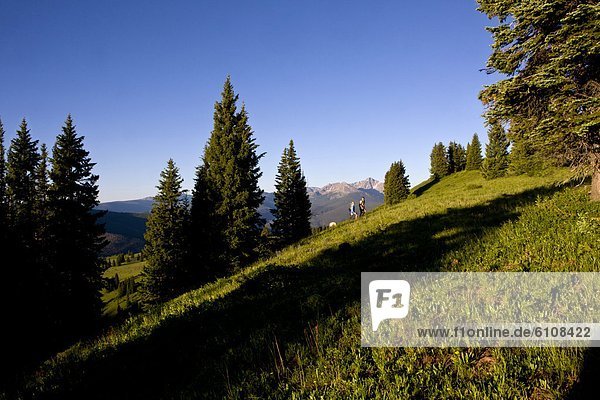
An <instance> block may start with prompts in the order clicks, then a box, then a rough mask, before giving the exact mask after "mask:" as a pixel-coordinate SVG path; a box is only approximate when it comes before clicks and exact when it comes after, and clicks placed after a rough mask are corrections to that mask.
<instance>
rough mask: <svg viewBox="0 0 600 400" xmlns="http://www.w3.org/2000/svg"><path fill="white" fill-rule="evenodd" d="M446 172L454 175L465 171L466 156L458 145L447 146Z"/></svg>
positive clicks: (452, 143) (450, 144)
mask: <svg viewBox="0 0 600 400" xmlns="http://www.w3.org/2000/svg"><path fill="white" fill-rule="evenodd" d="M447 158H448V172H449V173H451V174H452V173H454V172H459V171H462V170H464V169H465V166H466V162H467V160H466V154H465V148H464V147H462V145H460V144H459V143H456V142H450V143H449V144H448V155H447Z"/></svg>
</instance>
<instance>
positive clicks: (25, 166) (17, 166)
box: [6, 118, 40, 255]
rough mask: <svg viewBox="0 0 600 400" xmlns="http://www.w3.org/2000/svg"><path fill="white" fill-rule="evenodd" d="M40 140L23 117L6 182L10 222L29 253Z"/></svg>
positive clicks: (13, 143) (29, 253) (34, 226)
mask: <svg viewBox="0 0 600 400" xmlns="http://www.w3.org/2000/svg"><path fill="white" fill-rule="evenodd" d="M37 144H38V141H37V140H33V139H32V138H31V135H30V132H29V129H28V127H27V121H25V119H24V118H23V121H22V122H21V125H20V127H19V130H18V131H17V136H16V137H15V138H14V139H13V140H12V141H11V144H10V148H9V150H8V157H7V171H6V185H7V200H8V207H9V225H10V226H11V227H12V230H13V234H14V238H15V239H16V240H17V241H18V242H19V245H20V246H23V250H25V251H26V252H27V253H28V255H32V253H31V252H30V250H31V249H32V248H33V247H34V243H35V239H34V238H35V232H36V229H37V227H36V218H35V202H36V182H37V179H36V178H37V175H36V171H37V168H38V163H39V162H40V155H39V153H38V150H37Z"/></svg>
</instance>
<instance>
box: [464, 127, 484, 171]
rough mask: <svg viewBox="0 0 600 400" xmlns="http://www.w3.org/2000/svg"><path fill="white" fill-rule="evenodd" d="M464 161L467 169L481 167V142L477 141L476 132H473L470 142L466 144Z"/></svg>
mask: <svg viewBox="0 0 600 400" xmlns="http://www.w3.org/2000/svg"><path fill="white" fill-rule="evenodd" d="M466 163H467V164H466V169H467V171H473V170H479V169H481V164H482V163H483V158H482V156H481V142H480V141H479V136H477V134H476V133H474V134H473V139H471V143H469V144H468V145H467V161H466Z"/></svg>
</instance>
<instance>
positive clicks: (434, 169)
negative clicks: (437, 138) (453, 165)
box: [430, 142, 450, 179]
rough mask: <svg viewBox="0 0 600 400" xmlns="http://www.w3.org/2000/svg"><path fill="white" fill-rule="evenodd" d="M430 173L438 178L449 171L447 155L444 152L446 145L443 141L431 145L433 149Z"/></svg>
mask: <svg viewBox="0 0 600 400" xmlns="http://www.w3.org/2000/svg"><path fill="white" fill-rule="evenodd" d="M430 160H431V168H430V171H431V175H432V176H433V177H434V179H440V178H443V177H444V176H446V175H448V173H449V169H450V166H449V163H448V156H447V153H446V147H445V146H444V144H443V143H441V142H440V143H437V144H436V145H434V146H433V150H431V156H430Z"/></svg>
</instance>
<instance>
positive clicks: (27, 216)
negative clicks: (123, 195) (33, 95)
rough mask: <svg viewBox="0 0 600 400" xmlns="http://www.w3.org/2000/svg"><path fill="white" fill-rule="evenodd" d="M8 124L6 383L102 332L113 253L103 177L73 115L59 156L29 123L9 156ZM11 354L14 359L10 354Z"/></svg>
mask: <svg viewBox="0 0 600 400" xmlns="http://www.w3.org/2000/svg"><path fill="white" fill-rule="evenodd" d="M4 135H5V131H4V127H3V125H2V123H1V121H0V242H1V243H2V247H3V249H4V250H3V252H2V266H3V269H2V279H1V282H2V287H1V288H0V293H1V294H0V295H1V296H2V304H3V305H4V309H5V314H4V316H3V326H4V327H5V328H6V329H4V333H5V334H7V335H8V336H9V338H8V340H7V342H6V343H10V346H11V347H12V348H16V349H19V352H18V354H16V355H14V356H12V357H8V356H7V357H4V358H3V363H2V366H3V369H4V368H8V372H7V374H6V375H3V376H4V377H5V378H9V379H12V378H14V376H11V374H14V373H15V371H18V370H19V368H20V367H24V366H25V365H27V364H29V363H33V362H35V361H38V359H39V358H40V357H44V356H45V354H47V353H49V352H51V351H53V350H56V349H57V348H58V347H60V346H62V345H64V344H65V343H66V342H67V341H69V340H72V339H73V338H76V337H80V336H81V335H84V334H86V333H88V332H91V331H92V329H93V328H94V327H95V326H96V323H97V322H98V319H99V317H100V313H101V307H102V303H101V300H100V289H101V286H102V278H101V275H102V270H103V268H104V261H103V260H102V259H101V258H100V257H99V254H100V250H101V249H102V247H103V246H104V245H105V243H104V239H103V234H104V231H103V227H102V226H100V225H98V224H97V223H96V221H97V219H98V217H99V216H100V215H101V214H100V213H96V212H93V211H92V210H93V209H94V207H95V206H96V205H97V204H98V185H97V181H98V176H97V175H95V174H93V172H92V170H93V167H94V165H95V164H94V163H93V162H92V161H91V158H90V156H89V153H88V151H87V150H86V149H85V147H84V144H83V140H84V137H83V136H80V135H78V134H77V133H76V130H75V125H74V124H73V120H72V119H71V116H70V115H69V116H68V117H67V119H66V121H65V124H64V126H63V127H62V132H61V133H59V134H58V136H57V137H56V141H55V143H54V146H53V147H52V151H51V154H49V152H48V150H47V148H46V146H45V145H44V144H41V145H40V144H39V142H38V141H37V140H34V139H33V138H32V136H31V134H30V131H29V129H28V127H27V122H26V120H25V119H23V121H22V122H21V125H20V127H19V129H18V130H17V135H16V137H15V138H14V139H12V140H11V142H10V145H9V147H8V151H5V147H4ZM8 354H13V353H11V352H9V353H8Z"/></svg>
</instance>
